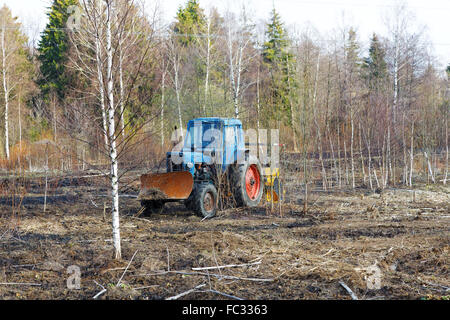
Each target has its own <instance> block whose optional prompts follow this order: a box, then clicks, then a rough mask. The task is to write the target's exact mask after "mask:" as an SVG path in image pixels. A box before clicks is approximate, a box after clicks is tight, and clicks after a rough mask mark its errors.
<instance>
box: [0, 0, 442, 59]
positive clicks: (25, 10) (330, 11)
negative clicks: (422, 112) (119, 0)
mask: <svg viewBox="0 0 450 320" xmlns="http://www.w3.org/2000/svg"><path fill="white" fill-rule="evenodd" d="M144 1H145V3H146V6H148V7H151V6H153V5H154V3H155V0H144ZM397 1H401V0H370V1H366V0H199V2H200V5H201V6H202V7H203V8H205V9H208V8H210V7H212V6H214V7H217V8H218V10H219V12H220V13H222V14H223V13H224V12H225V11H226V10H227V9H228V8H230V9H231V10H232V11H237V10H238V8H240V7H241V6H242V4H243V3H245V6H246V8H247V12H248V13H249V15H250V16H251V17H254V18H253V20H254V21H255V22H259V21H261V20H267V19H268V18H269V13H270V11H271V9H272V7H273V6H275V9H276V10H277V11H278V13H279V14H280V15H281V18H282V20H283V21H284V23H285V25H286V26H289V27H293V26H294V25H295V26H296V29H302V28H303V27H304V26H305V25H307V24H308V23H309V24H311V25H312V26H314V27H315V28H316V29H317V30H318V31H319V32H320V33H321V34H322V35H323V36H324V37H326V36H327V34H330V32H331V30H332V29H333V28H337V27H339V26H340V25H342V20H343V19H342V17H343V15H344V16H345V23H346V24H347V25H352V26H355V27H356V28H357V30H358V33H359V39H360V40H361V42H362V44H363V45H365V46H367V44H368V41H369V37H370V35H371V34H372V33H373V32H376V33H377V34H380V35H384V34H386V27H385V24H384V23H383V16H384V15H385V13H386V12H387V11H389V9H391V8H392V6H393V5H395V3H396V2H397ZM402 1H405V2H406V3H407V5H408V7H409V9H410V10H411V11H412V12H413V13H414V14H415V16H416V17H415V19H414V20H413V21H414V27H419V26H426V27H427V29H426V34H427V35H428V36H429V40H430V41H431V43H432V44H433V47H434V52H433V53H434V55H435V56H436V58H437V60H438V62H439V63H440V64H441V65H442V67H443V66H446V65H448V64H449V63H450V0H402ZM51 2H52V1H51V0H0V5H1V6H2V5H3V4H6V5H7V6H8V7H10V8H11V10H12V12H13V14H14V15H16V16H18V17H19V19H20V21H22V22H23V24H24V25H25V27H26V31H27V33H28V34H29V36H30V37H32V38H35V39H38V37H39V32H38V31H37V30H39V31H40V30H42V29H43V28H44V27H45V24H46V15H45V12H46V10H47V9H46V8H47V7H48V6H49V5H50V4H51ZM158 2H159V4H160V7H161V8H162V10H163V17H164V18H165V19H166V21H167V22H170V21H172V20H173V18H174V17H175V15H176V11H177V8H178V7H179V6H180V5H184V4H185V3H186V0H158ZM32 30H35V31H34V32H33V31H32Z"/></svg>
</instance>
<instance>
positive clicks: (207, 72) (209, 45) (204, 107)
mask: <svg viewBox="0 0 450 320" xmlns="http://www.w3.org/2000/svg"><path fill="white" fill-rule="evenodd" d="M207 32H208V33H207V48H206V75H205V102H204V105H203V114H204V115H205V116H207V114H206V106H207V104H208V85H209V68H210V56H211V18H210V17H208V21H207Z"/></svg>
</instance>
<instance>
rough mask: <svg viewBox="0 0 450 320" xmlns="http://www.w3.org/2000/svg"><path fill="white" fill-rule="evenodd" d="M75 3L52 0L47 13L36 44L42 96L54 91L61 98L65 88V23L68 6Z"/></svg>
mask: <svg viewBox="0 0 450 320" xmlns="http://www.w3.org/2000/svg"><path fill="white" fill-rule="evenodd" d="M77 4H78V1H77V0H53V4H52V6H51V7H50V8H49V12H48V13H47V16H48V18H49V22H48V23H47V26H46V27H45V30H44V31H43V32H42V35H41V40H40V41H39V45H38V52H39V55H38V59H39V61H40V62H41V66H40V70H41V77H40V78H39V79H38V85H39V87H40V88H41V91H42V93H43V94H44V97H48V94H49V93H50V92H52V91H54V92H55V93H56V94H57V95H58V97H59V98H63V97H64V94H65V91H66V90H67V84H68V82H69V79H68V78H69V77H68V75H67V73H66V68H65V64H66V62H67V60H68V58H67V56H68V51H69V36H68V32H69V31H68V29H67V25H66V24H67V20H68V18H69V17H70V15H71V14H72V13H69V12H68V11H69V10H68V8H69V7H70V6H73V5H77Z"/></svg>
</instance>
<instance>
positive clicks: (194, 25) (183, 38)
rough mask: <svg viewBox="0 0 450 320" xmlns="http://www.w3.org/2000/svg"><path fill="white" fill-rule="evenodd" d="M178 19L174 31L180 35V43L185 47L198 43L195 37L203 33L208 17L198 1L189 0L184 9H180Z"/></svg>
mask: <svg viewBox="0 0 450 320" xmlns="http://www.w3.org/2000/svg"><path fill="white" fill-rule="evenodd" d="M176 19H177V21H176V22H175V25H174V28H173V30H174V32H175V33H177V34H179V35H180V37H179V39H178V40H179V42H180V43H181V44H183V45H184V46H188V45H190V44H193V43H197V41H198V38H197V37H195V35H196V34H199V33H203V32H204V30H205V26H206V17H205V14H204V12H203V9H202V8H200V4H199V3H198V1H197V0H188V2H187V3H186V6H185V7H184V8H183V7H180V8H179V9H178V12H177V17H176Z"/></svg>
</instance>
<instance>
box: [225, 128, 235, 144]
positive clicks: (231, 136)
mask: <svg viewBox="0 0 450 320" xmlns="http://www.w3.org/2000/svg"><path fill="white" fill-rule="evenodd" d="M225 141H226V145H227V146H234V145H236V127H235V126H231V127H227V128H226V130H225Z"/></svg>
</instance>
